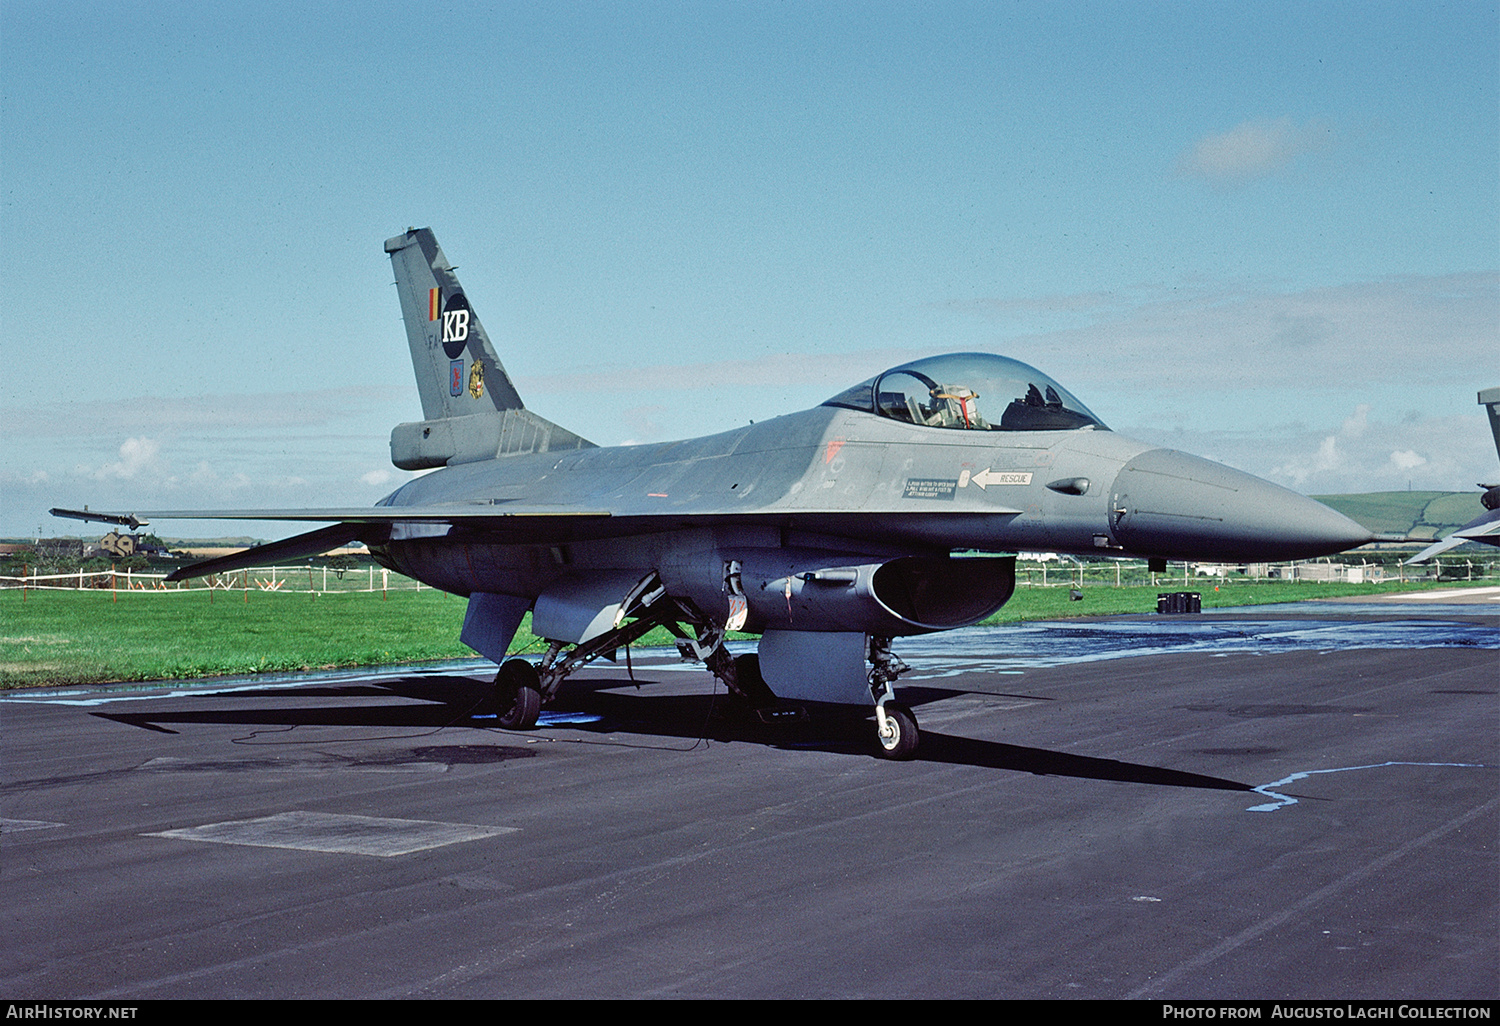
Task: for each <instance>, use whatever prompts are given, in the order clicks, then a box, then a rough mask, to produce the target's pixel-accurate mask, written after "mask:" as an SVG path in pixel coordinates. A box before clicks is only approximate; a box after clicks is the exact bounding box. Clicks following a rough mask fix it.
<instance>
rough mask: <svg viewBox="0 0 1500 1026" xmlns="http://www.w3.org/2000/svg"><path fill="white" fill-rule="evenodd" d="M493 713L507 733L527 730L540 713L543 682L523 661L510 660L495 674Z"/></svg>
mask: <svg viewBox="0 0 1500 1026" xmlns="http://www.w3.org/2000/svg"><path fill="white" fill-rule="evenodd" d="M495 711H496V712H497V713H499V722H500V726H502V727H504V728H505V729H506V730H530V729H531V728H532V727H534V726H536V718H537V716H538V715H540V713H541V711H542V678H541V676H540V675H539V674H538V673H537V672H536V667H535V666H532V665H531V664H530V663H528V662H527V661H526V660H524V659H512V660H510V661H509V662H508V663H505V664H504V665H503V666H501V667H500V672H499V673H497V674H495Z"/></svg>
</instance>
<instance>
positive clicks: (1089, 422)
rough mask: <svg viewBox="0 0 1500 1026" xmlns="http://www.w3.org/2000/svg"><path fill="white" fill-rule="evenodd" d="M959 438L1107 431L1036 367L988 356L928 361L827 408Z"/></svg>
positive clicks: (864, 385)
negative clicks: (962, 433) (968, 434)
mask: <svg viewBox="0 0 1500 1026" xmlns="http://www.w3.org/2000/svg"><path fill="white" fill-rule="evenodd" d="M823 405H824V406H843V407H845V408H847V409H851V410H862V411H864V412H866V413H877V414H879V415H881V416H882V417H890V418H891V419H892V420H900V421H904V422H906V423H908V424H918V425H923V426H926V427H936V428H949V429H951V430H957V431H1072V430H1074V429H1076V428H1084V427H1089V428H1098V429H1099V430H1101V431H1107V430H1109V429H1108V428H1106V427H1105V426H1104V423H1103V421H1101V420H1100V419H1099V418H1098V417H1096V416H1094V415H1093V414H1092V413H1090V412H1089V409H1088V407H1087V406H1084V405H1083V403H1081V402H1079V401H1078V400H1077V399H1075V398H1074V397H1073V396H1072V394H1071V393H1069V392H1068V390H1067V389H1065V388H1063V387H1062V386H1061V385H1059V384H1058V383H1057V382H1055V381H1053V380H1052V379H1051V378H1049V377H1047V375H1045V374H1043V373H1042V372H1041V371H1039V370H1037V369H1036V368H1034V367H1028V366H1027V365H1026V364H1024V363H1021V362H1020V361H1019V360H1011V359H1008V358H1007V357H1004V356H994V355H992V354H990V353H953V354H950V355H948V356H931V357H928V358H927V359H925V360H913V361H912V362H911V363H904V364H902V365H901V366H900V367H893V368H891V369H890V370H888V371H886V372H885V373H884V374H881V375H879V376H878V377H874V378H871V379H870V380H869V381H862V382H860V383H859V384H858V385H855V386H854V387H853V388H850V389H847V390H846V391H843V392H840V393H839V394H838V395H836V396H834V397H833V398H832V399H830V400H828V401H827V402H826V403H824V404H823Z"/></svg>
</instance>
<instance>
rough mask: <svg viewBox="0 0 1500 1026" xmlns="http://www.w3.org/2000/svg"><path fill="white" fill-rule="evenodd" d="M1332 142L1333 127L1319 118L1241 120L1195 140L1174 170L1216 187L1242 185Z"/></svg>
mask: <svg viewBox="0 0 1500 1026" xmlns="http://www.w3.org/2000/svg"><path fill="white" fill-rule="evenodd" d="M1332 141H1333V127H1332V125H1330V124H1329V123H1328V122H1326V121H1322V120H1312V121H1308V122H1307V123H1305V124H1302V125H1297V124H1295V123H1294V122H1293V121H1292V119H1291V118H1287V117H1283V118H1276V119H1274V120H1264V119H1262V120H1255V121H1245V122H1242V123H1240V124H1238V125H1235V126H1234V127H1233V128H1231V129H1229V130H1228V131H1227V132H1218V133H1215V134H1213V135H1206V136H1204V137H1203V138H1201V139H1199V140H1198V141H1197V142H1195V143H1194V144H1193V145H1192V146H1191V147H1189V148H1188V150H1187V151H1185V152H1184V153H1183V154H1182V156H1181V157H1179V158H1178V162H1177V169H1178V172H1179V173H1180V174H1183V175H1186V176H1189V177H1194V178H1202V179H1204V180H1206V181H1208V182H1210V183H1211V184H1213V185H1216V186H1220V187H1227V186H1235V185H1242V184H1245V183H1246V182H1251V181H1254V180H1256V179H1259V178H1266V177H1269V176H1270V175H1273V174H1275V173H1277V172H1278V171H1281V170H1282V169H1284V168H1286V167H1288V166H1289V165H1291V164H1292V162H1293V161H1295V160H1296V159H1297V158H1298V157H1300V156H1303V155H1304V154H1308V153H1315V152H1317V151H1320V150H1325V149H1327V148H1328V147H1329V146H1330V145H1331V144H1332Z"/></svg>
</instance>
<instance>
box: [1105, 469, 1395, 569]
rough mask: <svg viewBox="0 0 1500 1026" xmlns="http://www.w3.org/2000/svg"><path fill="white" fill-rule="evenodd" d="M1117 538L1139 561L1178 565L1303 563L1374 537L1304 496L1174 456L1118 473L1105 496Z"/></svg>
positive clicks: (1251, 478)
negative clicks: (1176, 561) (1169, 560)
mask: <svg viewBox="0 0 1500 1026" xmlns="http://www.w3.org/2000/svg"><path fill="white" fill-rule="evenodd" d="M1110 521H1111V525H1112V527H1113V529H1114V533H1115V537H1116V538H1117V539H1118V540H1119V542H1120V543H1121V544H1122V545H1124V546H1125V547H1126V548H1127V549H1130V550H1132V551H1134V552H1138V553H1140V554H1142V555H1149V556H1163V557H1168V558H1176V559H1204V560H1210V559H1211V560H1222V561H1225V562H1239V561H1248V560H1267V561H1269V560H1279V559H1307V558H1310V557H1312V556H1326V555H1328V554H1330V553H1333V552H1342V551H1343V550H1344V549H1349V548H1353V547H1354V546H1356V545H1362V544H1364V543H1365V542H1367V541H1369V540H1371V538H1372V537H1373V535H1372V534H1371V533H1370V532H1369V531H1368V530H1366V529H1365V528H1363V527H1361V526H1360V525H1359V524H1356V523H1355V522H1354V521H1353V520H1350V519H1349V518H1348V517H1346V516H1344V515H1343V514H1342V513H1339V512H1337V511H1335V510H1332V509H1329V508H1328V507H1327V506H1325V505H1323V504H1322V503H1321V502H1315V501H1314V500H1312V499H1309V498H1308V497H1307V496H1305V495H1298V494H1297V493H1296V492H1293V491H1290V490H1289V489H1286V488H1282V487H1281V486H1280V485H1274V484H1272V483H1271V482H1269V481H1262V480H1261V479H1260V478H1258V477H1254V476H1252V475H1250V474H1246V473H1242V472H1241V471H1238V470H1234V469H1232V468H1230V467H1226V466H1223V465H1222V464H1219V463H1214V462H1211V461H1209V460H1205V459H1200V458H1198V457H1197V456H1190V455H1188V454H1187V453H1184V452H1177V451H1176V450H1174V449H1150V450H1147V451H1146V452H1143V453H1141V454H1140V455H1139V456H1136V457H1135V458H1134V459H1132V460H1130V462H1128V463H1126V464H1125V466H1124V467H1122V468H1120V473H1119V475H1118V476H1117V477H1116V478H1115V483H1114V487H1113V488H1112V489H1111V491H1110Z"/></svg>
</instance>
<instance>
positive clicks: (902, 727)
mask: <svg viewBox="0 0 1500 1026" xmlns="http://www.w3.org/2000/svg"><path fill="white" fill-rule="evenodd" d="M875 723H876V732H875V736H876V739H877V740H878V741H879V742H880V750H879V752H878V753H877V754H878V755H879V756H880V757H881V758H882V759H893V760H896V761H904V760H906V759H911V758H914V757H915V756H916V754H917V740H918V734H917V718H916V716H914V715H913V714H912V711H911V710H910V709H908V708H907V707H906V706H904V705H898V704H897V703H895V702H887V703H886V704H885V728H884V729H883V730H882V729H880V727H879V723H880V716H879V714H876V717H875Z"/></svg>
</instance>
